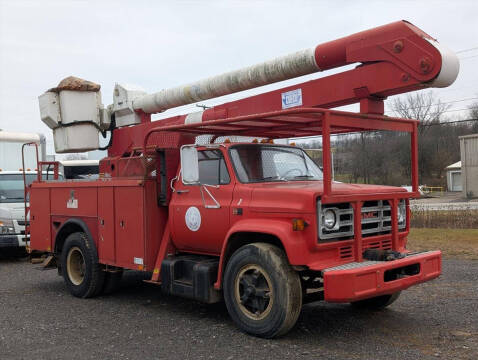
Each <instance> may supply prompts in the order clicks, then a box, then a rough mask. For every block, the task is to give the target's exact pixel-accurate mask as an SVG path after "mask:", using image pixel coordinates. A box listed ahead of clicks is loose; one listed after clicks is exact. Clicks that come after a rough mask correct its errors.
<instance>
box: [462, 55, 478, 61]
mask: <svg viewBox="0 0 478 360" xmlns="http://www.w3.org/2000/svg"><path fill="white" fill-rule="evenodd" d="M476 57H478V55H473V56H466V57H462V58H459V59H460V60H466V59H472V58H476Z"/></svg>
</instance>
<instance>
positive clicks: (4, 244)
mask: <svg viewBox="0 0 478 360" xmlns="http://www.w3.org/2000/svg"><path fill="white" fill-rule="evenodd" d="M25 143H36V144H37V145H38V158H39V160H40V161H45V159H46V141H45V136H44V135H42V134H35V133H19V132H9V131H0V249H4V248H23V247H24V246H25V223H26V221H28V219H25V200H24V191H23V187H24V184H23V164H22V146H23V144H25ZM36 167H37V158H36V151H35V146H28V147H26V148H25V176H26V180H27V183H31V182H32V181H33V180H34V179H35V177H36V171H35V169H36Z"/></svg>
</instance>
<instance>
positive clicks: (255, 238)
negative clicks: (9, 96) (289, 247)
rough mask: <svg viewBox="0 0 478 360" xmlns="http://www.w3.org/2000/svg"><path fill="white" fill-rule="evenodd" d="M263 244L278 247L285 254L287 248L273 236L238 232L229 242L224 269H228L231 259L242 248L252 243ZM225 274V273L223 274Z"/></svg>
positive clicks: (225, 253)
mask: <svg viewBox="0 0 478 360" xmlns="http://www.w3.org/2000/svg"><path fill="white" fill-rule="evenodd" d="M257 242H263V243H268V244H272V245H275V246H277V247H278V248H279V249H281V250H283V251H284V253H285V248H284V245H283V244H282V242H281V241H280V239H279V238H278V237H277V236H275V235H272V234H265V233H259V232H237V233H234V234H232V235H231V237H230V238H229V240H228V242H227V247H226V251H225V252H224V264H223V268H224V269H225V268H226V265H227V262H228V261H229V258H230V257H231V256H232V254H234V252H235V251H236V250H237V249H239V248H240V247H242V246H244V245H248V244H252V243H257ZM223 274H224V272H223Z"/></svg>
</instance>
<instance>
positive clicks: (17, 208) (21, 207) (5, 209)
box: [0, 202, 25, 220]
mask: <svg viewBox="0 0 478 360" xmlns="http://www.w3.org/2000/svg"><path fill="white" fill-rule="evenodd" d="M0 208H1V209H2V213H3V214H7V213H8V214H9V217H11V219H13V220H24V219H25V204H24V203H23V202H20V203H0Z"/></svg>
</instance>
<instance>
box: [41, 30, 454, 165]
mask: <svg viewBox="0 0 478 360" xmlns="http://www.w3.org/2000/svg"><path fill="white" fill-rule="evenodd" d="M351 64H358V66H357V67H356V68H354V69H352V70H348V71H344V72H341V73H338V74H335V75H330V76H326V77H322V78H319V79H316V80H312V81H308V82H305V83H301V84H297V85H293V86H289V87H285V88H282V89H278V90H274V91H270V92H266V93H262V94H259V95H256V96H251V97H247V98H244V99H241V100H237V101H232V102H228V103H224V104H222V105H218V106H215V107H213V108H210V109H207V110H205V111H201V112H195V113H190V114H187V115H181V116H175V117H171V118H168V119H163V120H161V125H179V124H190V123H198V122H205V121H210V120H216V119H227V118H232V117H237V116H248V115H253V114H259V113H268V112H272V111H278V110H284V109H289V108H306V107H307V108H311V107H315V108H326V109H327V108H334V107H338V106H343V105H348V104H353V103H357V102H360V112H361V113H372V114H383V111H384V107H383V99H385V98H386V97H387V96H390V95H395V94H401V93H406V92H409V91H414V90H418V89H422V88H426V87H445V86H449V85H451V84H452V83H453V82H454V81H455V79H456V77H457V75H458V70H459V62H458V59H457V57H456V55H455V54H453V53H452V52H451V51H448V50H447V49H446V48H445V47H444V46H442V45H441V44H439V43H438V42H437V41H435V40H434V39H433V38H432V37H431V36H429V35H427V34H426V33H424V32H423V31H421V30H420V29H418V28H417V27H415V26H414V25H412V24H410V23H408V22H406V21H398V22H394V23H391V24H388V25H384V26H380V27H377V28H374V29H370V30H366V31H363V32H359V33H356V34H353V35H350V36H347V37H344V38H341V39H338V40H334V41H330V42H327V43H325V44H321V45H318V46H316V47H315V48H311V49H308V50H304V51H300V52H297V53H294V54H291V55H287V56H284V57H281V58H277V59H275V60H271V61H267V62H264V63H262V64H258V65H253V66H250V67H247V68H244V69H240V70H236V71H232V72H229V73H226V74H222V75H219V76H214V77H211V78H208V79H205V80H201V81H198V82H194V83H191V84H189V85H184V86H179V87H175V88H172V89H167V90H163V91H160V92H158V93H155V94H149V95H148V94H146V93H145V92H144V91H142V90H141V89H139V88H132V87H125V86H121V85H116V87H115V92H114V104H113V105H112V106H110V107H109V108H108V111H105V110H102V109H101V108H99V111H95V108H94V107H95V106H101V97H100V95H99V86H97V87H94V88H95V90H93V91H96V92H97V93H95V94H94V93H91V91H90V90H88V91H90V92H89V93H88V94H84V93H83V94H82V93H80V92H79V91H77V92H76V93H75V92H74V91H70V92H69V93H67V91H59V95H58V96H57V94H55V93H52V92H47V93H45V94H44V95H42V96H41V97H40V108H41V113H42V120H43V121H44V122H45V123H47V125H49V126H50V127H52V128H53V129H54V137H55V147H56V148H57V152H69V151H73V150H75V151H86V150H91V149H95V148H98V145H97V142H96V143H95V142H94V141H91V140H90V141H88V144H87V145H85V142H84V141H80V139H79V138H80V136H78V134H82V135H83V137H87V136H88V140H89V139H92V135H91V134H92V132H96V131H98V129H100V130H103V131H104V130H105V129H107V128H108V125H109V124H108V116H107V113H111V114H114V115H115V118H116V128H114V129H113V133H114V136H113V141H112V144H111V146H110V147H109V151H108V152H109V155H110V156H121V155H123V154H126V153H131V151H132V149H135V148H136V149H139V148H141V147H142V145H143V144H142V143H143V140H144V136H145V134H146V133H147V132H148V131H149V130H150V129H151V128H153V127H156V126H158V123H157V122H153V123H152V122H151V114H153V113H157V112H162V111H165V110H167V109H169V108H173V107H177V106H181V105H186V104H190V103H194V102H197V101H201V100H206V99H211V98H215V97H218V96H222V95H227V94H231V93H235V92H239V91H243V90H248V89H252V88H255V87H258V86H263V85H266V84H271V83H275V82H278V81H283V80H287V79H292V78H295V77H298V76H301V75H306V74H311V73H315V72H319V71H324V70H329V69H333V68H338V67H342V66H345V65H351ZM90 85H91V84H90ZM93 85H95V84H93ZM86 88H88V89H89V87H86ZM58 89H59V90H64V88H62V87H58V88H57V90H58ZM72 90H76V89H72ZM52 91H55V90H52ZM81 91H85V90H81ZM70 93H74V94H70ZM87 95H88V96H87ZM52 104H54V105H52ZM59 104H61V105H59ZM60 107H61V112H60ZM85 109H86V110H89V109H91V110H93V111H86V110H85ZM90 117H91V118H93V119H94V120H93V121H85V119H89V118H90ZM63 118H67V121H66V120H65V119H63ZM130 125H134V126H130ZM75 127H77V129H78V130H77V131H76V132H75V133H73V132H72V131H73V128H75ZM57 138H58V142H62V143H63V144H65V146H62V147H60V150H61V151H59V149H58V147H57V146H56V145H57ZM74 142H76V143H77V144H76V146H71V143H74ZM153 142H154V141H153Z"/></svg>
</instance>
